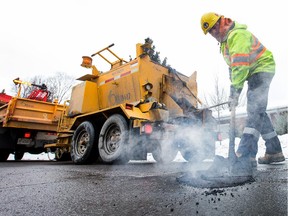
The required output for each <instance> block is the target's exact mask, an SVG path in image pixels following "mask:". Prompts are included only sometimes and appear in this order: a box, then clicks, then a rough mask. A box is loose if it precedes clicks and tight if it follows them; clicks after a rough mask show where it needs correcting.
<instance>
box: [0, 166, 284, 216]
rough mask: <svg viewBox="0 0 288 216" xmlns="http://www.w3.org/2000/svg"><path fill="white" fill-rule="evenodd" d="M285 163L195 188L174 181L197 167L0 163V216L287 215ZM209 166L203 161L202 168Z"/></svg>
mask: <svg viewBox="0 0 288 216" xmlns="http://www.w3.org/2000/svg"><path fill="white" fill-rule="evenodd" d="M287 164H288V161H287V160H286V162H285V163H282V164H277V165H258V171H257V173H256V176H255V180H256V182H253V183H249V184H245V185H242V186H237V187H229V188H216V189H208V188H195V187H191V186H187V185H183V184H179V183H178V182H177V181H176V178H177V177H179V176H180V175H181V174H183V173H185V172H186V171H189V172H191V170H194V169H196V168H197V169H199V167H200V166H199V164H198V165H191V164H189V163H185V162H181V163H179V162H172V163H171V164H169V165H159V164H157V163H147V162H146V163H145V162H143V163H139V162H137V163H136V162H135V163H131V162H130V163H129V164H127V165H114V166H112V165H103V164H102V165H99V164H93V165H74V164H73V163H72V162H53V161H19V162H17V161H8V162H4V163H0V200H1V201H0V215H1V216H11V215H13V216H14V215H19V216H22V215H27V216H28V215H29V216H34V215H37V216H38V215H43V216H44V215H53V216H54V215H61V216H66V215H67V216H68V215H69V216H71V215H107V216H111V215H121V216H123V215H129V216H130V215H131V216H133V215H136V216H137V215H161V216H162V215H177V216H180V215H189V216H190V215H269V216H277V215H279V216H284V215H287ZM201 165H203V166H204V167H208V166H209V162H205V163H203V164H201Z"/></svg>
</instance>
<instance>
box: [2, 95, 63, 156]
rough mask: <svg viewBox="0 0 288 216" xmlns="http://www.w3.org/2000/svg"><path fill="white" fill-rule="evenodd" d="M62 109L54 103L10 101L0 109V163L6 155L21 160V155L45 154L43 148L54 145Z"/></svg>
mask: <svg viewBox="0 0 288 216" xmlns="http://www.w3.org/2000/svg"><path fill="white" fill-rule="evenodd" d="M64 109H65V108H64V105H60V104H58V103H51V102H44V101H37V100H31V99H26V98H20V97H12V98H11V100H10V101H9V103H7V104H5V105H3V106H1V107H0V161H5V160H6V159H7V157H8V156H9V154H10V153H14V154H15V157H16V158H15V159H21V158H22V156H23V154H24V153H25V152H29V153H37V154H38V153H41V152H43V151H46V149H45V148H44V145H45V144H47V143H51V142H55V139H56V137H57V127H58V121H59V119H60V117H61V115H62V113H63V111H64Z"/></svg>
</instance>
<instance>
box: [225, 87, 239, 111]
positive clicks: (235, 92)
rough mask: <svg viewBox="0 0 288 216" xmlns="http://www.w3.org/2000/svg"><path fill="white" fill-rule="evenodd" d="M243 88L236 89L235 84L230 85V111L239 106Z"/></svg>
mask: <svg viewBox="0 0 288 216" xmlns="http://www.w3.org/2000/svg"><path fill="white" fill-rule="evenodd" d="M241 91H242V89H235V88H234V86H232V85H231V86H230V96H229V100H228V101H229V103H228V106H229V111H231V109H232V107H236V106H238V100H239V96H240V94H241Z"/></svg>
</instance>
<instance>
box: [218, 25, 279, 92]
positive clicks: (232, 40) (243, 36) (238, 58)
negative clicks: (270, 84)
mask: <svg viewBox="0 0 288 216" xmlns="http://www.w3.org/2000/svg"><path fill="white" fill-rule="evenodd" d="M221 53H222V54H223V57H224V59H225V61H226V63H227V64H228V66H229V67H230V71H231V74H230V79H231V85H232V86H233V87H234V88H235V89H242V88H243V85H244V82H245V81H246V80H247V79H248V78H249V77H250V76H251V75H252V74H255V73H258V72H268V73H275V61H274V58H273V54H272V53H271V52H270V51H269V50H268V49H266V47H265V46H263V44H261V43H260V41H259V40H258V39H257V38H256V37H255V36H254V35H253V34H252V33H251V32H249V31H248V30H247V26H246V25H243V24H239V23H237V22H235V26H234V27H233V28H232V29H231V30H229V31H228V33H227V35H226V39H225V40H224V41H223V42H222V43H221Z"/></svg>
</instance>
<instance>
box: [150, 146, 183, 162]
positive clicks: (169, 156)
mask: <svg viewBox="0 0 288 216" xmlns="http://www.w3.org/2000/svg"><path fill="white" fill-rule="evenodd" d="M167 142H168V141H167ZM163 144H165V145H163ZM163 144H162V145H161V144H160V143H159V142H158V141H157V142H155V143H154V147H153V148H152V155H153V158H154V159H155V160H156V161H157V162H159V163H170V162H172V161H173V160H174V159H175V157H176V155H177V153H178V150H177V149H176V148H174V146H173V145H169V144H170V143H166V142H165V143H163Z"/></svg>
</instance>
